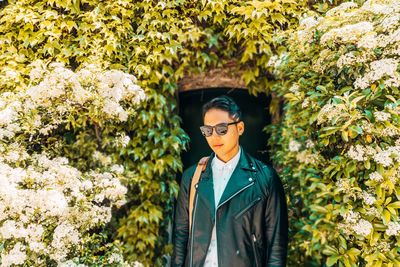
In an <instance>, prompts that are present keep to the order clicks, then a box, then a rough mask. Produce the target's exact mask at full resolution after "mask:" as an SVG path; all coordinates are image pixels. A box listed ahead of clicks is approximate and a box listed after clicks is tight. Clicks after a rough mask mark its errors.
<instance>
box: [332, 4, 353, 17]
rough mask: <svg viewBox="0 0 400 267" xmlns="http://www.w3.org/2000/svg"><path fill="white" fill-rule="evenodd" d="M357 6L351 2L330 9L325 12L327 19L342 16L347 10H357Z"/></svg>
mask: <svg viewBox="0 0 400 267" xmlns="http://www.w3.org/2000/svg"><path fill="white" fill-rule="evenodd" d="M357 7H358V5H357V4H356V3H353V2H345V3H342V4H340V5H339V6H337V7H334V8H331V9H330V10H329V11H328V12H326V16H327V17H331V16H335V15H339V14H343V13H344V12H345V11H348V10H349V9H353V8H357Z"/></svg>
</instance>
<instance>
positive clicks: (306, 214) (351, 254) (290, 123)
mask: <svg viewBox="0 0 400 267" xmlns="http://www.w3.org/2000/svg"><path fill="white" fill-rule="evenodd" d="M300 24H301V26H300V28H299V29H298V30H297V31H294V32H292V33H291V35H290V37H289V40H288V43H289V51H288V54H286V55H283V56H282V57H281V62H282V63H281V64H280V66H278V67H277V69H276V72H277V73H278V75H281V78H282V80H284V82H283V83H281V84H279V85H277V86H276V87H275V90H276V91H277V92H279V93H280V94H281V95H282V96H284V98H285V102H286V105H285V113H286V115H285V117H284V120H283V122H282V124H281V125H280V126H279V127H275V128H274V127H271V128H270V130H272V131H274V133H275V135H274V138H273V139H271V145H272V146H275V147H274V149H275V150H276V154H275V155H276V156H275V159H276V160H277V162H278V163H279V164H280V165H282V166H283V167H284V170H283V176H284V178H285V180H286V181H287V184H288V186H289V188H288V192H289V193H290V195H291V206H292V210H291V212H290V213H291V225H292V231H293V232H294V234H295V237H294V241H293V243H292V244H291V245H290V247H291V252H290V253H291V254H292V255H294V256H293V257H289V258H290V259H291V260H292V261H293V262H292V264H293V266H294V265H295V264H299V263H300V262H306V261H311V262H313V263H314V264H321V263H324V264H326V265H327V266H332V265H335V264H338V266H400V261H399V258H400V220H399V209H400V187H399V185H400V138H399V137H400V106H399V104H400V92H399V86H400V72H399V70H400V67H399V63H400V2H399V1H395V0H387V1H367V2H365V3H364V4H363V5H361V6H358V5H357V4H356V3H353V2H348V3H343V4H341V5H340V6H338V7H336V8H333V9H331V10H330V11H328V12H327V13H326V15H325V16H324V17H318V16H315V15H314V16H309V17H307V18H304V19H303V20H302V21H301V23H300ZM304 254H305V255H306V257H302V256H301V255H304ZM307 258H308V259H307ZM309 264H311V263H309Z"/></svg>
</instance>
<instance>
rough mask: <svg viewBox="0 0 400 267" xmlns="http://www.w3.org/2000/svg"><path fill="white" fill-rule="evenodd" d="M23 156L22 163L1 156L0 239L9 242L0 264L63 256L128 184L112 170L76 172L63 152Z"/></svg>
mask: <svg viewBox="0 0 400 267" xmlns="http://www.w3.org/2000/svg"><path fill="white" fill-rule="evenodd" d="M25 162H26V163H28V165H27V166H26V168H21V167H13V162H10V163H9V162H7V160H3V162H0V240H1V241H2V242H5V243H6V244H8V245H7V249H3V250H2V252H1V257H0V258H1V266H11V265H12V264H23V263H24V262H25V261H27V260H30V261H35V260H37V261H38V262H36V263H37V264H38V265H40V264H44V262H41V261H42V260H43V257H48V258H49V259H51V260H53V261H55V262H58V263H61V262H64V261H65V260H68V257H70V256H71V255H73V254H74V252H75V249H76V248H77V247H78V246H80V245H81V244H83V243H82V242H83V237H84V236H85V234H86V233H87V232H88V231H90V230H91V229H93V228H95V227H99V226H103V225H104V224H106V223H107V222H109V221H110V219H111V209H112V207H114V206H116V207H119V206H121V205H123V204H124V203H125V194H126V192H127V189H126V188H125V187H124V186H122V185H121V183H120V181H119V179H118V178H116V177H115V176H114V175H113V174H111V173H97V172H94V171H91V172H89V173H81V172H80V171H78V170H77V169H76V168H73V167H71V166H69V165H68V160H67V159H66V158H54V159H50V158H48V157H47V156H46V155H45V154H35V155H33V156H31V157H30V158H28V159H27V160H26V161H25ZM106 199H107V201H108V202H109V203H108V204H107V203H105V202H104V200H106Z"/></svg>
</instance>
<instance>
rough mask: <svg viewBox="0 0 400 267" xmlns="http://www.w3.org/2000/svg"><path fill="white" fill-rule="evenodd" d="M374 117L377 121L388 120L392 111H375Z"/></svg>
mask: <svg viewBox="0 0 400 267" xmlns="http://www.w3.org/2000/svg"><path fill="white" fill-rule="evenodd" d="M374 117H375V119H376V120H377V121H387V120H388V119H390V117H391V115H390V113H387V112H384V111H375V112H374Z"/></svg>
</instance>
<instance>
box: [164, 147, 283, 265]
mask: <svg viewBox="0 0 400 267" xmlns="http://www.w3.org/2000/svg"><path fill="white" fill-rule="evenodd" d="M213 157H214V153H212V154H211V156H210V160H209V161H208V163H207V167H206V169H205V170H204V172H203V173H202V175H201V176H200V181H199V183H198V187H197V194H196V196H195V201H194V208H193V223H192V232H191V234H190V236H189V229H188V228H189V226H188V225H189V220H188V202H189V192H188V191H189V189H190V182H191V178H192V176H193V174H194V171H195V169H196V165H194V166H192V167H190V168H189V169H187V170H186V171H185V172H184V173H183V177H182V181H181V187H180V192H179V195H178V201H177V206H176V211H175V221H174V235H173V237H174V252H173V258H172V266H174V267H178V266H179V267H181V266H186V267H200V266H203V264H204V261H205V258H206V255H207V250H208V247H209V244H210V241H211V234H212V229H213V226H214V223H215V225H216V234H217V251H218V266H219V267H245V266H246V267H250V266H255V267H264V266H268V267H272V266H286V254H287V242H288V218H287V207H286V200H285V194H284V190H283V187H282V183H281V181H280V180H279V177H278V175H277V173H276V171H275V170H274V169H273V168H272V167H271V166H268V165H265V164H264V163H262V162H260V161H258V160H256V159H254V158H253V157H251V156H250V155H248V154H247V153H246V152H245V151H244V150H243V149H242V152H241V155H240V159H239V163H238V165H237V167H236V168H235V170H234V172H233V174H232V176H231V178H230V180H229V182H228V184H227V186H226V189H225V191H224V192H223V194H222V197H221V200H220V203H219V205H218V206H217V207H215V204H214V192H213V178H212V170H211V161H212V160H211V159H212V158H213Z"/></svg>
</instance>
